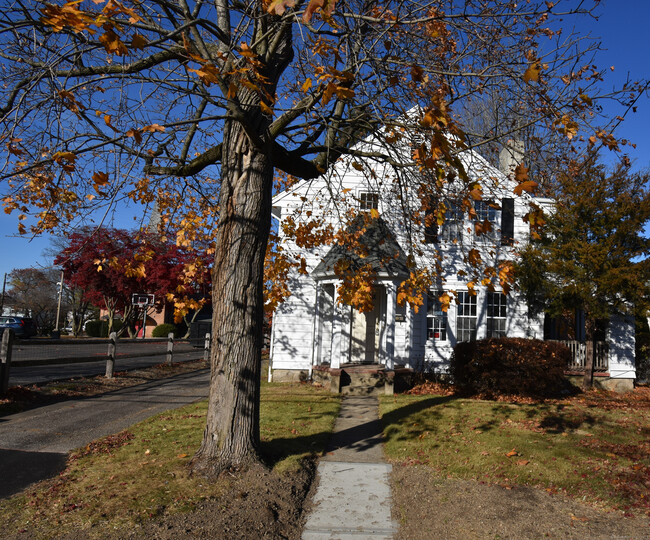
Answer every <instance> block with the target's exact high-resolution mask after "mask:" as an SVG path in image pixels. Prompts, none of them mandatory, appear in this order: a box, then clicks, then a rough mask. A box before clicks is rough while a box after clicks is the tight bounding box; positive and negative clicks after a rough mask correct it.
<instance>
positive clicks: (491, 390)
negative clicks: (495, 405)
mask: <svg viewBox="0 0 650 540" xmlns="http://www.w3.org/2000/svg"><path fill="white" fill-rule="evenodd" d="M570 358H571V352H570V351H569V349H568V348H567V347H565V346H564V345H562V344H560V343H556V342H553V341H540V340H538V339H524V338H491V339H484V340H480V341H473V342H466V343H459V344H458V345H456V347H454V353H453V355H452V357H451V364H450V366H449V371H450V375H451V377H452V379H453V381H454V384H455V385H456V388H457V390H458V391H459V392H462V393H469V394H475V393H487V394H516V395H524V396H535V397H546V396H557V395H559V394H561V393H563V392H566V390H567V388H568V387H569V385H568V382H567V381H566V379H565V378H564V370H565V369H566V366H567V365H568V363H569V360H570Z"/></svg>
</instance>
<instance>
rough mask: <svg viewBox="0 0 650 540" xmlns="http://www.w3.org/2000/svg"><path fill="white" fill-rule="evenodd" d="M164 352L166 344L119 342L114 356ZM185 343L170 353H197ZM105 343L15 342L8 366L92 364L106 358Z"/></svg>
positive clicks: (176, 345)
mask: <svg viewBox="0 0 650 540" xmlns="http://www.w3.org/2000/svg"><path fill="white" fill-rule="evenodd" d="M166 350H167V340H164V339H163V340H152V339H143V340H135V339H119V340H118V341H117V347H116V353H117V356H118V357H130V356H145V355H148V354H163V353H164V352H165V351H166ZM200 350H202V349H201V348H198V349H195V348H193V347H192V346H191V345H190V343H189V342H188V341H181V340H177V341H175V343H174V351H177V352H190V351H200ZM107 353H108V340H106V339H61V340H53V339H17V340H15V341H14V345H13V354H12V363H14V364H35V363H43V362H60V361H64V360H71V361H74V360H95V359H103V358H106V355H107Z"/></svg>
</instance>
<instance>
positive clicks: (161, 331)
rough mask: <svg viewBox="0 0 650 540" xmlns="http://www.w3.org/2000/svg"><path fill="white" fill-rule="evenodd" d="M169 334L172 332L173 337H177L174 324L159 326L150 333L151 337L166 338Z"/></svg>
mask: <svg viewBox="0 0 650 540" xmlns="http://www.w3.org/2000/svg"><path fill="white" fill-rule="evenodd" d="M170 332H174V337H178V329H177V328H176V325H175V324H169V323H164V324H159V325H158V326H156V328H154V329H153V332H151V337H167V336H168V335H169V333H170Z"/></svg>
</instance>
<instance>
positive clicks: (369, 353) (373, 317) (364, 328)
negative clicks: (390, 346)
mask: <svg viewBox="0 0 650 540" xmlns="http://www.w3.org/2000/svg"><path fill="white" fill-rule="evenodd" d="M380 292H381V288H379V287H375V290H374V293H373V309H372V310H371V311H366V312H365V313H362V312H360V311H358V310H356V309H352V331H351V336H350V337H351V343H350V362H351V363H355V364H377V363H379V343H380V339H379V338H380V334H381V309H382V304H383V302H382V299H383V298H382V295H381V294H380Z"/></svg>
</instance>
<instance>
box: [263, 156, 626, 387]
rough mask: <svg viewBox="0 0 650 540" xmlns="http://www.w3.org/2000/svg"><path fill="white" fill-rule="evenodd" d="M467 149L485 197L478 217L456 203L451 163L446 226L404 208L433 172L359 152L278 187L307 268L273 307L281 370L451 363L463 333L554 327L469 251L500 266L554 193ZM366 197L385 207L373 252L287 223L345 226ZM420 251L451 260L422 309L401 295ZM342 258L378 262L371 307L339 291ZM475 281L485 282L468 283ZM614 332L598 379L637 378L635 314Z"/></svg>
mask: <svg viewBox="0 0 650 540" xmlns="http://www.w3.org/2000/svg"><path fill="white" fill-rule="evenodd" d="M518 153H519V152H518V151H517V150H516V149H504V151H503V152H502V157H501V161H502V162H501V164H500V166H501V169H503V170H505V171H507V172H508V173H511V172H512V170H513V169H514V166H513V162H516V161H517V158H518ZM459 158H460V160H461V162H462V165H463V167H464V169H465V171H466V172H467V175H468V178H466V179H465V180H463V181H465V182H472V181H478V182H479V183H480V185H481V186H482V190H483V191H482V199H481V200H476V201H474V202H473V211H474V212H475V214H476V218H475V219H470V218H469V217H468V214H467V209H465V211H461V210H460V209H458V208H457V207H455V205H454V199H455V193H456V191H457V188H458V185H459V184H460V182H461V180H460V179H458V178H455V177H454V173H453V171H451V173H450V174H449V175H448V176H447V178H445V179H443V182H442V193H443V196H444V199H445V205H446V207H447V210H446V212H445V221H444V224H443V225H442V226H440V227H437V226H429V227H426V226H425V225H424V224H419V225H418V224H417V223H414V222H413V221H412V220H409V219H406V218H405V217H404V216H409V215H414V212H415V213H417V211H418V208H419V206H418V205H419V204H420V203H419V200H420V198H419V197H417V196H416V194H415V193H414V192H413V191H414V189H415V188H414V186H417V185H421V184H422V183H423V182H426V180H425V179H424V178H421V179H419V180H418V178H417V176H412V177H411V180H412V181H411V182H409V183H405V182H399V181H395V179H394V173H393V172H392V170H391V169H390V168H388V167H386V166H382V165H374V166H373V171H372V173H371V174H368V173H367V170H366V171H365V172H363V171H361V170H360V169H362V168H363V167H364V166H367V165H365V164H364V165H363V166H360V164H359V163H357V162H355V161H354V160H353V159H351V158H350V159H341V160H339V162H338V163H337V166H336V167H335V169H334V173H333V174H332V175H331V176H330V177H328V178H327V179H326V178H321V179H319V180H316V181H313V182H303V183H299V184H297V185H296V186H295V187H292V188H290V189H288V190H286V191H284V192H282V193H279V194H277V195H276V196H275V197H274V199H273V215H274V217H275V218H276V219H277V220H278V221H279V235H280V238H281V241H282V244H281V245H282V246H283V249H284V250H286V251H287V252H290V253H294V254H301V255H302V256H303V257H304V259H305V261H306V268H303V272H302V273H301V272H298V271H294V272H292V273H291V275H290V278H289V285H288V287H289V290H290V292H291V295H290V296H289V297H288V298H287V299H286V300H285V302H284V303H282V304H280V305H279V306H278V308H277V309H276V311H275V313H274V315H273V329H272V336H271V362H270V368H269V377H270V378H271V377H272V378H273V379H274V380H287V379H297V378H301V379H306V378H309V377H311V376H312V374H313V373H314V370H316V371H322V370H334V371H337V370H341V369H343V370H345V369H349V368H351V367H352V366H355V365H373V366H375V367H378V368H379V369H383V370H387V371H391V370H394V369H396V368H400V367H405V368H411V369H414V370H425V371H443V372H444V371H445V370H446V368H447V366H448V362H449V359H450V356H451V353H452V350H453V347H454V345H455V344H456V343H457V342H459V341H464V340H470V339H481V338H485V337H494V336H508V337H529V338H538V339H544V338H545V324H544V323H545V321H544V315H543V314H536V315H531V314H529V309H528V306H527V304H526V302H525V301H524V299H523V298H522V297H521V296H520V295H518V294H517V292H516V291H515V290H512V291H510V292H509V294H507V295H505V294H503V293H502V292H501V289H500V288H499V286H498V280H496V279H494V277H495V276H494V275H488V274H485V273H484V274H479V275H476V273H477V270H476V267H475V266H474V265H471V264H469V262H468V259H470V258H472V257H473V258H476V256H477V255H478V256H480V258H481V260H482V262H483V267H485V266H488V267H490V266H491V267H494V268H498V267H499V264H500V263H501V262H503V261H508V260H514V258H515V257H516V250H517V249H518V247H520V246H522V245H524V244H525V243H526V242H527V241H528V238H529V225H528V223H526V222H525V220H524V216H525V215H526V214H527V213H528V211H529V209H530V203H531V202H535V203H536V204H538V205H540V206H548V205H550V204H551V203H552V202H551V201H549V200H539V199H536V200H534V199H533V198H532V197H531V196H529V195H528V194H526V193H524V194H522V195H521V196H516V195H515V194H514V192H513V189H514V187H515V186H516V185H517V183H516V182H515V181H514V180H513V178H512V174H506V173H504V172H502V171H501V170H498V169H497V168H495V167H493V166H491V165H490V164H489V163H488V162H487V161H486V160H485V159H483V158H482V157H481V156H480V155H478V154H477V153H476V152H473V151H464V152H462V153H461V154H460V155H459ZM411 174H412V175H418V174H419V173H418V172H412V173H411ZM413 180H414V181H413ZM409 190H410V191H409ZM354 205H356V206H357V210H358V211H360V215H361V216H363V214H364V213H370V212H372V210H373V209H375V210H377V212H378V214H379V219H374V220H373V219H370V220H369V222H370V225H369V226H368V227H367V229H366V230H365V232H364V233H363V235H362V236H361V237H360V238H359V243H360V244H361V245H362V246H363V247H364V251H365V253H364V254H363V255H364V256H363V257H359V256H357V255H354V254H351V253H350V252H349V250H347V249H346V248H344V247H343V246H340V245H336V244H335V245H326V246H321V247H317V248H311V249H307V248H301V247H299V246H298V245H296V243H295V241H294V240H293V239H291V238H288V237H287V236H286V235H285V234H284V232H283V230H284V229H283V223H285V222H287V220H290V221H291V223H293V224H296V223H302V224H308V223H309V222H310V221H311V220H313V219H314V217H317V216H324V219H325V220H326V221H327V222H328V223H330V224H332V225H333V226H335V227H336V226H338V225H337V224H338V223H340V219H339V216H341V215H345V214H346V211H348V210H350V207H351V206H354ZM372 214H373V215H374V216H376V215H377V213H375V212H372ZM360 220H363V218H362V217H357V219H356V221H353V222H352V223H351V224H350V225H348V228H349V232H350V234H354V232H355V229H356V228H362V227H361V225H360V224H359V221H360ZM416 221H417V220H416ZM420 221H422V220H420ZM477 221H478V222H482V223H485V221H487V222H489V223H490V224H491V228H492V230H491V231H490V232H488V233H486V234H477V233H476V227H475V223H476V222H477ZM414 246H417V247H414ZM409 254H410V256H411V260H414V261H415V262H416V264H417V265H418V266H421V267H425V266H426V267H435V266H436V265H438V269H439V272H438V275H437V277H436V279H435V283H436V284H435V286H433V287H431V289H430V290H429V293H428V294H427V296H426V298H424V299H423V305H422V306H420V307H419V309H417V310H416V309H415V307H414V306H410V305H405V306H400V305H398V302H397V291H398V287H399V285H400V283H402V281H404V279H405V278H406V277H408V275H409V273H410V270H409V266H408V264H407V263H408V256H409ZM342 259H348V260H349V262H351V264H352V268H355V264H356V265H357V266H356V267H358V266H359V265H361V264H365V265H369V267H370V268H372V273H373V274H374V277H375V279H374V283H375V284H374V290H373V298H374V302H373V305H374V307H373V309H372V310H371V311H369V312H365V313H362V312H360V311H358V310H357V309H355V308H352V307H351V306H349V305H345V304H342V303H341V302H339V298H338V294H339V292H338V285H339V283H340V277H339V275H337V272H336V271H335V266H336V264H337V263H338V262H339V261H341V260H342ZM366 268H368V266H366ZM304 270H306V272H305V271H304ZM482 278H485V279H491V280H492V283H493V284H496V288H495V289H494V290H493V291H489V290H488V289H487V288H486V287H485V286H483V285H481V280H482ZM470 282H473V290H471V289H470V288H468V283H470ZM445 292H448V293H449V294H450V296H451V297H452V298H453V300H452V301H451V304H450V306H449V309H448V310H447V311H446V312H445V311H443V310H442V309H441V302H440V300H439V299H440V297H441V296H442V295H443V293H445ZM474 292H475V293H476V294H473V293H474ZM546 326H547V331H546V337H552V336H550V335H549V332H550V331H549V328H550V327H551V325H549V324H548V321H547V325H546ZM574 339H575V338H574ZM606 343H607V345H606V346H605V348H604V349H603V351H605V353H604V354H605V356H604V357H603V355H602V354H601V357H600V360H599V363H598V362H597V367H598V368H599V369H600V371H599V372H598V373H597V375H598V377H597V382H604V381H607V385H609V386H610V387H616V388H619V389H625V388H631V387H632V385H633V381H634V378H635V368H634V321H633V320H630V319H626V318H624V317H616V318H613V319H612V320H611V321H610V324H609V325H608V327H607V329H606ZM580 347H581V346H580V345H579V344H577V345H574V348H575V349H576V350H575V355H576V362H577V363H578V364H580V362H581V361H582V362H583V365H584V359H581V355H583V352H581V351H582V349H581V348H580ZM601 352H602V351H601ZM574 367H575V366H574ZM578 367H579V366H578ZM338 372H339V371H337V373H338Z"/></svg>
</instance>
